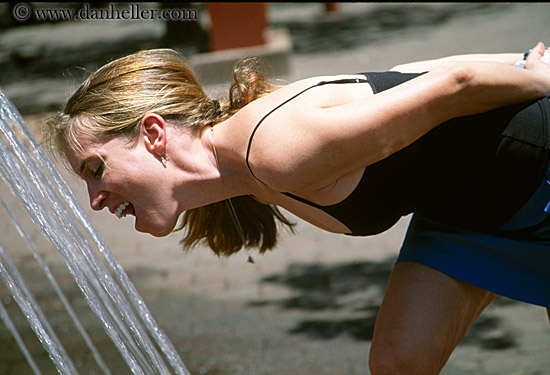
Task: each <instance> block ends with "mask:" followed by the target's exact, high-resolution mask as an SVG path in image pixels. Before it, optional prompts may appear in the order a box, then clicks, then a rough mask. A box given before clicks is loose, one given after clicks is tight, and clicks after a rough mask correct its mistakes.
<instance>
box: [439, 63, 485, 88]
mask: <svg viewBox="0 0 550 375" xmlns="http://www.w3.org/2000/svg"><path fill="white" fill-rule="evenodd" d="M438 70H439V71H440V72H441V74H443V76H444V77H445V79H446V80H448V84H449V85H451V86H452V87H456V88H457V89H458V90H460V89H463V88H466V87H469V86H471V85H473V84H474V82H475V75H476V71H475V69H474V68H473V67H472V66H471V64H468V63H464V62H459V61H446V62H444V63H442V64H441V65H439V67H438Z"/></svg>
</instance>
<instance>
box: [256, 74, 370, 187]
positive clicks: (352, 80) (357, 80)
mask: <svg viewBox="0 0 550 375" xmlns="http://www.w3.org/2000/svg"><path fill="white" fill-rule="evenodd" d="M361 74H363V73H361ZM363 75H364V74H363ZM365 82H367V83H368V82H369V81H368V80H367V79H361V78H343V79H335V80H331V81H321V82H318V83H316V84H315V85H313V86H309V87H307V88H305V89H304V90H302V91H300V92H299V93H297V94H295V95H293V96H291V97H290V98H288V99H287V100H285V101H284V102H282V103H281V104H279V105H277V106H276V107H274V108H272V109H271V110H270V111H269V112H267V113H266V114H265V115H264V116H263V117H262V118H261V119H260V121H258V123H257V124H256V126H254V129H253V130H252V133H251V134H250V138H249V139H248V146H247V148H246V159H245V162H246V166H247V167H248V170H249V171H250V173H251V174H252V176H253V177H254V178H255V179H256V180H258V181H260V182H261V183H262V184H264V185H265V183H264V182H263V181H262V180H260V179H259V178H258V177H256V175H255V174H254V172H253V171H252V168H251V167H250V164H249V163H248V158H249V157H250V148H251V146H252V139H253V138H254V135H255V134H256V131H257V130H258V128H259V127H260V125H261V124H262V122H264V120H265V119H266V118H267V117H268V116H269V115H270V114H272V113H273V112H275V111H276V110H277V109H279V108H281V107H282V106H283V105H285V104H286V103H288V102H290V101H291V100H292V99H294V98H296V97H298V96H300V95H302V94H303V93H304V92H306V91H308V90H311V89H312V88H314V87H319V86H323V85H327V84H341V83H365Z"/></svg>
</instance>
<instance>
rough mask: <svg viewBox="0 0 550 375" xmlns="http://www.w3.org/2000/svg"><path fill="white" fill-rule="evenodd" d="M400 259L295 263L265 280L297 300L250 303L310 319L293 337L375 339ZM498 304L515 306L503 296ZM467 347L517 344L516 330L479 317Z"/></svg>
mask: <svg viewBox="0 0 550 375" xmlns="http://www.w3.org/2000/svg"><path fill="white" fill-rule="evenodd" d="M394 261H395V259H394V258H391V259H386V260H384V261H381V262H370V261H360V262H350V263H342V264H321V263H308V264H290V265H289V266H288V268H287V270H286V271H285V272H283V273H279V274H273V275H269V276H266V277H265V278H263V279H262V280H261V282H262V283H274V284H279V285H283V286H285V287H286V288H288V289H290V291H291V296H290V297H287V298H282V299H273V300H269V299H263V300H255V301H251V302H250V305H251V306H257V307H262V306H267V305H272V306H277V307H278V308H280V309H282V310H293V311H302V312H304V313H305V314H304V318H303V319H299V320H298V321H297V323H296V324H295V325H294V326H293V327H292V328H291V329H289V333H291V334H304V335H307V336H309V337H311V338H314V339H333V338H336V337H339V336H342V335H347V336H348V337H351V338H352V339H355V340H360V341H370V340H372V337H373V331H374V324H375V321H376V316H377V314H378V310H379V308H380V304H381V302H382V298H383V295H384V291H385V289H386V284H387V281H388V278H389V276H390V272H391V269H392V267H393V264H394ZM495 303H496V304H512V303H515V302H514V301H512V300H509V299H505V298H497V300H496V301H495ZM463 343H464V344H465V345H475V346H478V347H480V348H483V349H489V350H501V349H507V348H510V347H514V346H516V345H517V344H516V341H515V339H514V335H513V334H512V332H511V331H510V330H509V329H507V328H506V327H504V326H503V322H502V321H501V320H500V318H498V317H497V316H495V315H493V314H491V313H490V312H486V313H484V315H482V316H481V317H480V318H478V320H477V321H476V322H475V323H474V324H473V325H472V327H471V328H470V330H469V331H468V333H467V335H466V336H465V337H464V339H463Z"/></svg>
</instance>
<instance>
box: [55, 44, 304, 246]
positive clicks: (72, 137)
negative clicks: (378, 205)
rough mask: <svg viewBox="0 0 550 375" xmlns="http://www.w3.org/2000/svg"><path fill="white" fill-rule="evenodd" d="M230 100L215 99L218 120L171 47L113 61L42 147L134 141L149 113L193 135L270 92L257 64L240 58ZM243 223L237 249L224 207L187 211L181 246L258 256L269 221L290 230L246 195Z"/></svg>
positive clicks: (83, 89)
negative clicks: (251, 250)
mask: <svg viewBox="0 0 550 375" xmlns="http://www.w3.org/2000/svg"><path fill="white" fill-rule="evenodd" d="M233 78H234V83H233V84H232V85H231V87H230V89H229V98H227V99H220V100H219V102H220V107H221V114H220V113H218V112H217V110H216V107H215V105H214V103H213V102H212V100H211V99H210V98H208V96H207V95H206V94H205V93H204V91H203V90H202V87H201V85H200V83H199V82H198V80H197V78H196V77H195V75H194V74H193V73H192V71H191V70H190V69H189V67H188V66H187V64H186V62H185V59H184V57H183V56H181V55H180V54H178V53H177V52H175V51H173V50H170V49H155V50H146V51H141V52H137V53H134V54H132V55H129V56H126V57H123V58H120V59H118V60H114V61H112V62H110V63H108V64H106V65H105V66H103V67H102V68H100V69H99V70H97V71H96V72H95V73H93V74H92V75H91V76H90V77H89V78H88V79H87V80H86V81H85V82H84V83H83V84H82V85H81V86H80V87H79V88H78V89H77V90H76V92H75V93H74V94H73V95H72V96H71V98H70V99H69V100H68V102H67V104H66V105H65V107H64V109H63V111H61V112H60V113H58V114H56V115H55V116H53V117H52V118H50V119H49V120H48V121H47V123H46V127H45V132H44V137H45V140H46V142H48V143H49V145H50V146H51V147H52V148H53V149H54V150H55V151H56V152H57V153H59V154H60V155H62V156H63V157H64V156H65V154H64V153H65V150H70V151H73V152H79V151H82V144H81V140H82V139H83V138H84V139H85V138H92V139H99V140H102V139H106V138H107V137H112V136H124V137H126V138H127V139H129V140H132V139H135V137H136V136H137V133H138V132H139V125H140V123H141V119H142V117H143V116H144V115H145V114H147V113H150V112H154V113H156V114H158V115H160V116H162V117H163V118H165V119H166V120H169V121H171V122H173V123H175V124H177V125H178V126H184V127H186V128H188V129H191V130H193V131H199V130H200V129H202V128H203V127H205V126H210V125H215V124H216V123H217V122H219V121H222V120H225V119H227V118H229V117H231V116H232V115H233V114H235V113H236V112H237V111H238V110H239V109H241V108H242V107H244V106H245V105H247V104H248V103H250V102H251V101H253V100H255V99H257V98H259V97H261V96H263V95H265V94H267V93H269V92H271V91H273V90H275V89H276V88H277V86H276V85H274V84H271V83H270V82H268V80H267V79H266V77H265V76H264V75H263V74H262V73H261V71H260V69H259V64H258V60H256V59H245V60H242V61H241V62H240V63H239V64H238V65H237V66H236V67H235V69H234V73H233ZM232 202H233V205H234V207H235V210H236V212H237V216H238V218H239V221H240V222H241V224H242V228H243V232H244V237H245V243H243V241H242V239H241V237H240V235H239V233H238V231H237V229H236V228H235V226H234V223H233V221H232V218H231V214H230V212H229V211H228V209H227V205H226V202H225V201H221V202H216V203H213V204H210V205H208V206H205V207H200V208H197V209H193V210H188V211H186V212H185V213H184V214H183V218H182V221H181V225H180V226H179V227H178V228H177V229H176V230H181V229H185V230H186V231H185V235H184V237H183V239H182V241H181V243H182V244H183V246H184V248H186V249H187V248H190V247H193V246H195V245H197V244H199V243H203V242H205V243H206V244H207V245H208V246H209V247H210V248H211V249H212V250H213V251H214V252H215V253H216V254H218V255H226V256H228V255H230V254H233V253H235V252H237V251H238V250H240V249H241V248H242V247H243V246H248V247H258V248H259V249H260V252H264V251H266V250H268V249H271V248H273V247H274V246H275V245H276V242H277V223H276V219H277V220H278V221H279V222H280V223H282V224H284V225H286V226H288V227H289V228H291V227H292V226H293V225H294V224H292V223H291V222H289V221H288V220H287V219H286V218H285V217H284V216H283V215H282V214H281V212H280V211H279V210H278V209H277V207H275V206H272V205H265V204H262V203H259V202H258V201H256V200H255V199H253V198H252V197H250V196H242V197H236V198H233V199H232Z"/></svg>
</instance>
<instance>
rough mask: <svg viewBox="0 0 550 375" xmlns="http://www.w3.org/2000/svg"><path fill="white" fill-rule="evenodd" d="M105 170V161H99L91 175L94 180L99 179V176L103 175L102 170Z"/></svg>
mask: <svg viewBox="0 0 550 375" xmlns="http://www.w3.org/2000/svg"><path fill="white" fill-rule="evenodd" d="M104 170H105V163H104V162H103V161H101V162H100V163H99V165H98V167H97V168H96V170H95V171H94V172H93V177H94V179H95V180H99V179H101V176H103V171H104Z"/></svg>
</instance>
